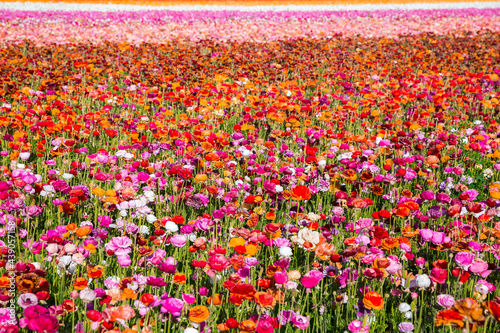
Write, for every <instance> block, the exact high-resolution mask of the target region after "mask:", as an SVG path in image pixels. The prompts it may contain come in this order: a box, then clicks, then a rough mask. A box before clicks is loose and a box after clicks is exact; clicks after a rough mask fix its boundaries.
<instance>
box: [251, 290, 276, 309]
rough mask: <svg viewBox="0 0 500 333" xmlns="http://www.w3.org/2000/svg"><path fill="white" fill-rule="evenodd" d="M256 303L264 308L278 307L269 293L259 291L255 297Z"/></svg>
mask: <svg viewBox="0 0 500 333" xmlns="http://www.w3.org/2000/svg"><path fill="white" fill-rule="evenodd" d="M254 300H255V303H257V304H258V305H260V306H261V307H263V308H273V307H274V306H275V305H276V300H275V299H274V297H273V296H272V295H270V294H268V293H265V292H262V291H259V292H258V293H256V294H255V295H254Z"/></svg>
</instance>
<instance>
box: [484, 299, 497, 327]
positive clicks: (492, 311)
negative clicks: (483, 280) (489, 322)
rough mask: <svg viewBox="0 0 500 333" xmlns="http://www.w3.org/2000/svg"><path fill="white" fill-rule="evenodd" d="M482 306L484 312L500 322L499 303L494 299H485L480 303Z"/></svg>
mask: <svg viewBox="0 0 500 333" xmlns="http://www.w3.org/2000/svg"><path fill="white" fill-rule="evenodd" d="M482 306H483V308H484V309H485V310H486V311H487V312H486V311H485V313H486V314H487V315H489V316H491V317H493V318H495V319H496V320H497V321H499V322H500V304H499V303H498V302H495V301H487V302H484V303H483V304H482Z"/></svg>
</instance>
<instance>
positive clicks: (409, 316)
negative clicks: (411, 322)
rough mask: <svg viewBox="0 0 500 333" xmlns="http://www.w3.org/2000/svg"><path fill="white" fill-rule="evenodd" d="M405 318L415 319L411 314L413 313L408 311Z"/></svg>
mask: <svg viewBox="0 0 500 333" xmlns="http://www.w3.org/2000/svg"><path fill="white" fill-rule="evenodd" d="M404 316H405V318H406V319H411V317H413V314H412V313H411V311H408V312H405V314H404Z"/></svg>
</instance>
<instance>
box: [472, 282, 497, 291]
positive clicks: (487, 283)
mask: <svg viewBox="0 0 500 333" xmlns="http://www.w3.org/2000/svg"><path fill="white" fill-rule="evenodd" d="M477 284H482V285H483V286H486V287H487V288H488V290H489V292H490V293H491V292H494V291H495V290H497V287H496V286H495V285H494V284H491V283H489V282H488V281H486V280H482V279H481V280H477Z"/></svg>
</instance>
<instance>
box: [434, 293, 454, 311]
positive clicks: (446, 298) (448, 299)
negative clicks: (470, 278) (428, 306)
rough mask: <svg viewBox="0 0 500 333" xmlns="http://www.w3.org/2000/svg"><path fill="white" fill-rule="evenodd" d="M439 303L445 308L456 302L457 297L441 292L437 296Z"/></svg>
mask: <svg viewBox="0 0 500 333" xmlns="http://www.w3.org/2000/svg"><path fill="white" fill-rule="evenodd" d="M437 304H439V305H440V306H442V307H444V308H450V307H452V306H453V304H455V299H454V298H453V296H451V295H448V294H441V295H438V297H437Z"/></svg>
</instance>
